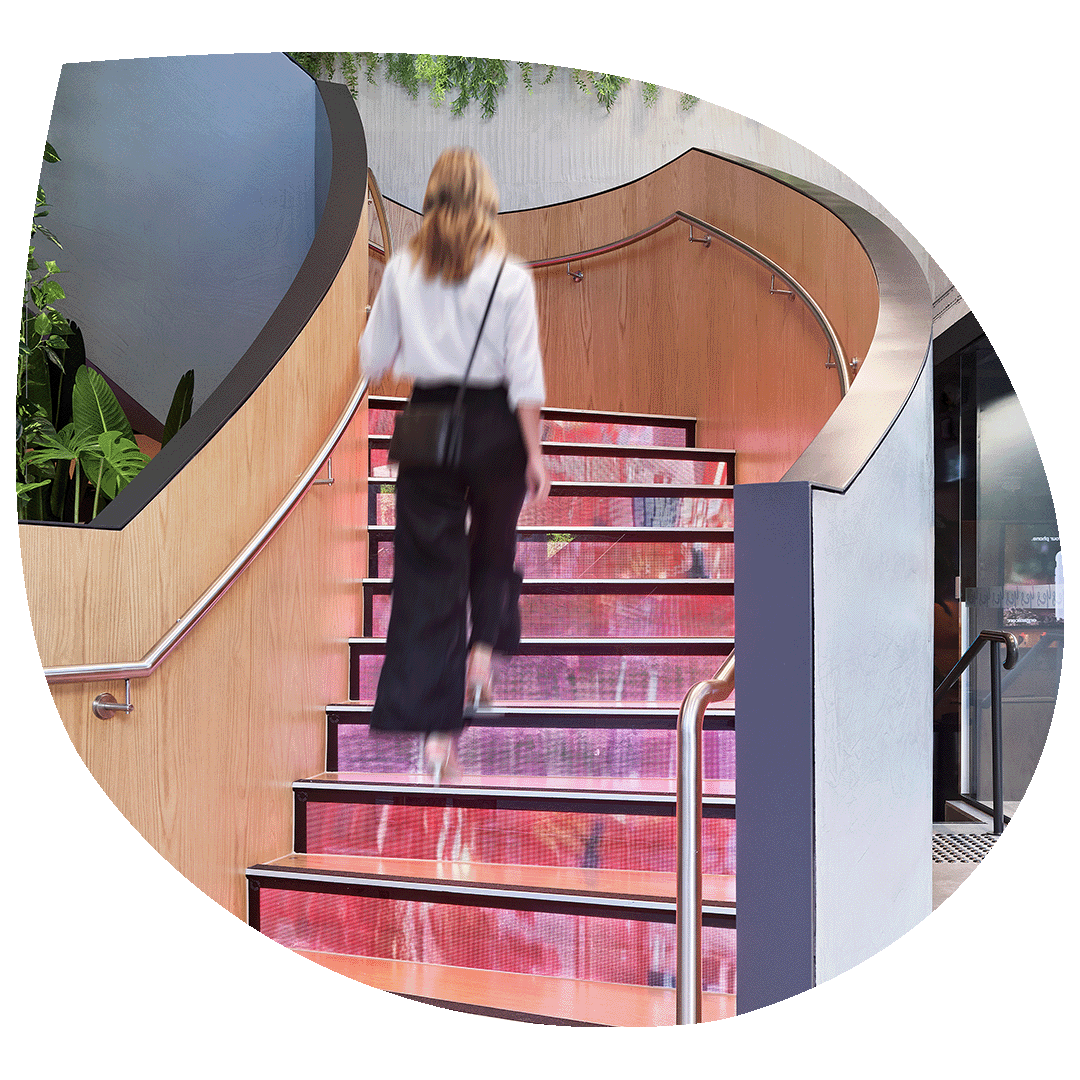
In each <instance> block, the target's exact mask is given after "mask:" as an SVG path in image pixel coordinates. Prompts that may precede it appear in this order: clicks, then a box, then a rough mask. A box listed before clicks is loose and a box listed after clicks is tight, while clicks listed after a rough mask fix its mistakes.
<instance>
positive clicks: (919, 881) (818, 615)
mask: <svg viewBox="0 0 1080 1080" xmlns="http://www.w3.org/2000/svg"><path fill="white" fill-rule="evenodd" d="M931 366H932V365H931V364H929V363H928V364H927V365H926V367H925V368H924V370H923V373H922V375H921V376H920V378H919V381H918V383H917V385H916V388H915V390H914V391H913V393H912V395H911V397H910V399H909V400H908V403H907V405H906V407H905V408H904V410H903V412H902V413H901V414H900V416H899V418H898V419H897V422H896V423H895V424H894V425H893V427H892V429H891V430H890V432H889V434H888V436H887V437H886V439H885V440H884V442H883V443H882V444H881V446H880V447H879V449H878V451H877V453H876V454H875V455H874V456H873V457H872V458H871V459H870V461H869V463H868V464H867V465H866V467H865V468H864V469H863V470H862V472H861V473H860V474H859V476H858V477H857V478H856V479H855V481H854V483H853V484H852V485H851V487H850V488H849V489H848V490H847V491H846V492H845V493H844V494H843V495H839V494H836V493H833V492H828V491H821V490H817V491H815V492H814V495H813V569H814V787H815V796H814V887H815V898H816V899H815V903H816V911H815V938H816V963H817V980H816V981H817V982H818V983H820V982H824V981H825V980H826V979H829V978H832V977H833V976H835V975H838V974H840V973H841V972H843V971H846V970H847V969H848V968H851V967H853V966H854V965H855V964H858V963H859V962H860V961H862V960H865V959H867V958H868V957H870V956H872V955H873V954H874V953H876V952H878V951H879V950H880V949H882V948H884V947H885V946H886V945H888V944H890V943H891V942H893V941H895V940H896V939H897V938H899V937H900V936H901V935H902V934H904V933H905V932H906V931H908V930H909V929H911V928H912V927H913V926H915V925H916V923H918V922H920V921H921V920H922V919H924V918H925V917H926V916H927V915H929V914H930V912H931V910H932V898H931V860H930V836H931V824H932V791H933V776H932V773H933V732H932V724H931V717H932V715H933V708H932V697H933V685H932V679H933V631H932V626H931V622H930V619H929V617H928V612H930V611H931V610H932V608H933V560H934V512H933V502H932V498H933V453H932V445H933V439H932V435H933V431H932V426H933V398H932V380H931Z"/></svg>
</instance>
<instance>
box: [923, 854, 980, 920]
mask: <svg viewBox="0 0 1080 1080" xmlns="http://www.w3.org/2000/svg"><path fill="white" fill-rule="evenodd" d="M978 868H979V864H978V863H939V862H936V863H934V910H935V911H937V909H938V906H939V905H940V904H941V902H942V901H943V900H948V898H949V897H950V896H952V894H953V893H954V892H956V890H957V889H958V888H959V887H960V886H961V885H963V884H964V882H965V881H967V878H968V875H969V874H970V873H971V872H972V871H973V870H978Z"/></svg>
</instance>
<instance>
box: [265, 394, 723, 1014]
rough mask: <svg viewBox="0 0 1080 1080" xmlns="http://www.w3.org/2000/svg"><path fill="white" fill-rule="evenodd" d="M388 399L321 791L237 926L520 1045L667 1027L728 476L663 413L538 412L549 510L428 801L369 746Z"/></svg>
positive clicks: (711, 743) (386, 537)
mask: <svg viewBox="0 0 1080 1080" xmlns="http://www.w3.org/2000/svg"><path fill="white" fill-rule="evenodd" d="M402 404H403V400H402V399H398V398H371V399H370V400H369V424H370V435H369V450H368V453H369V475H370V480H369V501H368V514H369V519H368V520H369V524H368V537H369V543H370V553H369V562H368V566H369V573H370V575H371V576H370V577H368V578H367V579H365V581H364V583H363V588H364V621H363V627H362V634H361V636H359V637H357V638H355V639H353V640H351V641H350V642H349V650H350V686H349V700H348V701H346V702H338V703H333V704H329V705H327V707H326V772H325V773H322V774H320V775H318V776H313V777H308V778H304V779H299V780H297V781H296V782H295V783H294V784H293V806H294V837H293V851H292V852H291V853H290V854H288V855H285V856H283V857H282V858H279V859H276V860H274V861H272V862H268V863H262V864H259V865H256V866H252V867H249V868H248V870H247V881H248V908H249V921H250V923H251V925H252V926H253V927H255V928H256V929H259V930H261V931H262V932H263V933H264V934H266V935H268V936H269V937H271V938H273V939H274V940H276V941H278V942H280V943H281V944H283V945H285V946H288V947H289V948H292V949H294V950H296V951H298V952H300V953H301V954H303V955H305V956H307V957H309V958H310V959H312V960H314V961H316V962H318V963H321V964H323V965H325V966H327V967H329V968H332V969H334V970H336V971H338V972H340V973H341V974H343V975H346V976H348V977H350V978H354V979H357V980H359V981H361V982H364V983H368V984H369V985H372V986H376V987H379V988H382V989H385V990H389V991H392V992H394V993H397V994H402V995H405V996H408V997H412V998H416V999H418V1000H422V1001H427V1002H431V1003H434V1004H437V1005H441V1006H444V1007H448V1008H454V1009H461V1010H465V1011H470V1012H477V1013H482V1014H486V1015H491V1016H500V1017H509V1018H514V1019H519V1020H528V1021H534V1022H543V1023H560V1024H578V1025H617V1026H652V1025H661V1024H673V1023H674V1021H675V991H674V989H673V987H674V980H675V926H674V918H675V914H674V913H675V869H676V868H675V847H676V844H675V776H676V761H675V725H676V720H677V716H678V709H679V703H680V702H681V700H682V698H683V696H684V694H685V693H686V691H687V689H689V687H690V686H691V685H693V684H694V683H695V682H698V681H700V680H701V679H704V678H710V677H711V676H712V675H713V674H714V673H715V672H716V670H717V668H718V667H719V666H720V664H721V662H722V661H723V658H724V656H726V655H727V654H728V653H729V652H730V651H731V650H732V648H733V647H734V637H733V634H734V581H733V579H732V573H733V562H734V559H733V555H734V547H733V540H734V533H733V514H732V510H733V490H732V486H731V485H732V484H733V482H734V454H733V453H732V452H730V451H721V450H709V449H700V448H697V447H696V446H695V444H694V443H695V440H694V421H693V420H692V419H688V418H682V417H642V416H630V415H625V414H617V413H616V414H605V413H596V412H572V411H568V410H560V409H545V410H544V412H543V425H544V430H543V449H544V453H545V455H546V460H547V464H548V467H549V471H550V473H551V478H552V486H551V495H550V498H549V499H548V501H547V503H546V504H545V505H544V506H542V507H540V508H528V509H526V510H525V512H524V513H523V514H522V517H521V521H520V524H519V530H518V534H519V535H518V540H519V542H518V567H519V569H520V570H521V572H522V574H523V575H524V578H525V582H524V586H523V589H522V601H521V604H522V643H521V649H520V652H519V653H518V655H516V656H514V657H511V658H505V659H503V660H502V661H501V662H499V661H498V660H497V661H496V663H497V666H496V669H495V694H496V700H497V706H496V711H493V712H492V714H491V715H488V716H481V717H479V718H478V719H477V720H476V721H475V722H474V723H473V724H472V725H471V726H470V727H469V728H467V729H466V731H465V733H464V734H463V736H462V738H461V741H460V745H459V754H460V758H461V765H462V769H463V773H464V775H463V776H462V778H461V779H460V780H459V781H456V782H454V783H451V784H446V785H443V786H441V787H434V786H433V785H432V783H431V781H430V778H428V777H425V776H424V774H423V770H422V763H421V762H422V759H421V747H420V740H419V738H418V737H409V736H398V735H382V734H379V733H372V732H371V731H370V730H369V728H368V726H367V724H368V717H369V714H370V710H371V702H372V701H373V699H374V695H375V687H376V683H377V680H378V673H379V667H380V664H381V658H382V653H383V649H384V645H385V633H386V626H387V622H388V618H389V611H390V583H391V579H392V576H393V515H394V479H393V469H392V467H390V466H389V465H388V464H387V453H386V452H387V446H388V443H389V439H390V433H391V431H392V430H393V419H394V415H395V411H396V410H397V409H400V407H401V406H402ZM703 775H704V800H703V822H702V870H703V898H704V900H703V910H702V937H701V940H702V949H703V962H702V969H703V982H702V988H703V1019H705V1020H713V1019H719V1018H721V1017H725V1016H731V1015H734V1012H735V877H734V875H735V741H734V701H733V700H729V701H728V702H725V703H724V704H723V705H722V706H721V707H717V708H714V709H711V710H710V711H709V712H707V713H706V717H705V735H704V755H703Z"/></svg>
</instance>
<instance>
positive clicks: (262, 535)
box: [45, 169, 393, 710]
mask: <svg viewBox="0 0 1080 1080" xmlns="http://www.w3.org/2000/svg"><path fill="white" fill-rule="evenodd" d="M368 184H369V187H370V189H371V191H372V194H373V196H374V200H375V208H376V211H375V212H376V214H377V216H378V218H379V226H380V228H385V230H386V231H385V232H384V233H383V240H384V243H385V247H386V250H387V251H390V250H392V247H393V241H392V240H391V237H390V228H389V225H388V224H387V219H386V211H385V208H384V207H383V205H382V195H381V194H380V193H379V188H378V184H377V183H375V178H374V175H373V174H372V172H371V170H370V169H368ZM367 388H368V380H367V379H366V378H361V379H360V381H359V383H358V384H357V386H356V389H355V390H353V392H352V395H351V396H350V397H349V400H348V402H347V403H346V405H345V408H344V409H342V411H341V415H340V416H339V417H338V419H337V421H336V423H335V424H334V427H333V428H332V430H331V431H330V434H329V435H327V437H326V438H325V439H324V440H323V443H322V445H321V446H320V447H319V450H318V452H317V453H316V454H315V457H313V458H312V460H311V463H310V464H309V465H308V467H307V468H306V469H305V470H304V471H303V473H301V475H300V477H299V479H298V480H297V481H296V483H295V484H293V486H292V487H291V488H290V489H289V491H288V493H287V494H286V495H285V497H284V498H283V499H282V500H281V502H280V503H278V505H277V507H276V508H275V509H274V512H273V513H272V514H271V515H270V517H269V518H267V520H266V521H265V522H264V523H263V525H262V527H261V528H260V529H259V531H258V532H257V533H256V534H255V535H254V536H253V537H252V538H251V540H249V541H248V543H247V544H246V545H245V546H244V547H243V549H242V550H241V551H240V553H239V554H238V555H237V556H236V557H235V558H234V559H233V560H232V562H230V563H229V565H228V566H226V567H225V569H224V570H222V572H221V573H220V574H219V575H218V577H217V578H216V580H215V581H214V583H213V584H212V585H211V586H210V587H209V588H208V589H207V590H206V591H205V592H204V593H203V594H202V595H201V596H200V597H199V598H198V599H197V600H196V601H195V603H193V604H192V605H191V607H189V608H188V610H187V611H186V612H184V614H183V615H181V616H180V618H179V619H177V621H176V623H175V624H174V625H173V626H172V627H170V628H169V629H168V630H167V631H166V632H165V634H163V635H162V637H161V638H160V639H159V640H158V641H157V642H155V644H154V645H153V646H152V647H151V648H150V650H149V651H148V652H147V653H146V654H145V655H144V656H143V657H142V659H140V660H136V661H132V662H123V661H120V662H115V663H107V664H100V663H99V664H69V665H66V666H63V667H47V668H45V679H46V681H47V682H49V683H73V682H106V681H110V682H111V681H119V680H121V679H124V680H128V679H144V678H146V677H147V676H148V675H152V674H153V673H154V672H155V671H156V670H157V668H158V667H159V666H160V665H161V664H162V663H163V662H164V660H165V658H166V657H167V656H168V655H169V654H170V653H171V652H172V651H173V650H174V649H175V648H176V647H177V645H179V644H180V642H181V641H183V639H184V638H185V637H186V636H187V635H188V633H190V631H191V630H192V629H194V627H195V626H196V624H197V623H198V622H199V620H200V619H202V617H203V616H204V615H205V614H206V613H207V612H208V611H209V610H210V609H211V608H212V607H213V606H214V604H216V603H217V601H218V600H220V599H221V597H222V596H223V595H224V594H225V592H226V591H228V589H229V587H230V586H231V585H232V584H233V582H234V581H235V580H236V579H237V578H238V577H239V576H240V574H241V573H243V571H244V570H245V569H246V568H247V566H248V565H250V563H251V562H252V560H253V559H254V558H255V556H256V555H258V554H259V552H260V551H262V549H263V548H264V547H266V545H267V544H268V543H269V542H270V539H271V538H272V537H273V535H274V534H275V533H276V532H277V531H278V529H280V528H281V526H282V525H283V524H284V522H285V519H286V518H287V517H288V516H289V515H290V514H291V513H292V511H293V510H294V509H295V508H296V505H297V503H298V502H299V501H300V497H301V496H302V495H303V494H304V492H305V491H307V490H308V488H309V487H311V484H312V481H313V480H314V479H315V476H316V474H317V473H318V472H319V470H320V469H321V468H322V467H323V465H324V464H325V463H326V460H327V458H329V457H330V455H331V453H333V450H334V447H335V446H337V444H338V442H339V441H340V440H341V437H342V435H344V434H345V429H346V428H347V427H348V426H349V423H350V422H351V421H352V418H353V417H354V416H355V415H356V410H357V409H358V408H359V407H360V402H361V401H362V400H363V398H364V394H365V393H366V392H367ZM98 707H99V708H102V709H105V710H108V709H109V705H108V704H103V705H99V706H98ZM120 708H121V709H123V708H125V707H124V706H120Z"/></svg>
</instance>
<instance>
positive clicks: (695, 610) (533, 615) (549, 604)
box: [372, 594, 735, 638]
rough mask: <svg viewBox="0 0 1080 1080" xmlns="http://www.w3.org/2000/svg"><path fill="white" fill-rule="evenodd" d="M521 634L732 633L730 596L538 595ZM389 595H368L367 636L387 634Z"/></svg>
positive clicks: (525, 606)
mask: <svg viewBox="0 0 1080 1080" xmlns="http://www.w3.org/2000/svg"><path fill="white" fill-rule="evenodd" d="M520 608H521V633H522V636H523V637H527V638H554V637H578V638H590V637H605V638H609V637H610V638H614V637H656V638H664V637H711V636H716V637H734V636H735V599H734V597H731V596H573V595H571V596H555V597H552V596H542V595H532V594H526V595H525V596H522V598H521V604H520ZM389 621H390V597H389V596H386V595H379V596H374V597H372V634H373V635H374V636H375V637H386V628H387V626H388V624H389Z"/></svg>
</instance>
